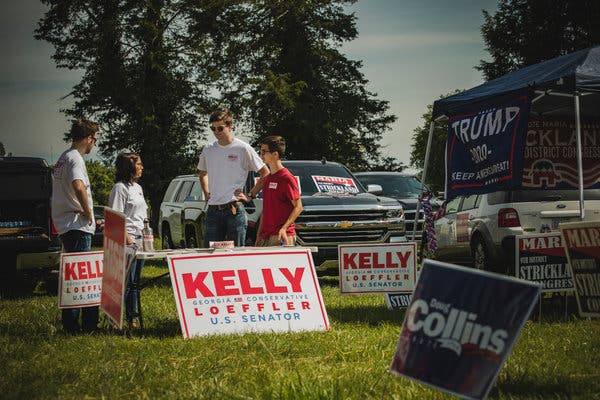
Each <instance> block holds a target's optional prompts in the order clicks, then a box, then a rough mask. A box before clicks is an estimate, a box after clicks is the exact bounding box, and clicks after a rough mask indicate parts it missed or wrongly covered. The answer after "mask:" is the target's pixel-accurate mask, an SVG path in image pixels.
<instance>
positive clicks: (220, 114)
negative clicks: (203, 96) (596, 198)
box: [208, 108, 233, 126]
mask: <svg viewBox="0 0 600 400" xmlns="http://www.w3.org/2000/svg"><path fill="white" fill-rule="evenodd" d="M217 121H224V122H225V125H228V126H229V125H231V124H233V113H232V112H231V111H230V110H229V109H228V108H222V109H220V110H216V111H213V113H212V114H210V117H209V118H208V123H209V124H210V123H212V122H217Z"/></svg>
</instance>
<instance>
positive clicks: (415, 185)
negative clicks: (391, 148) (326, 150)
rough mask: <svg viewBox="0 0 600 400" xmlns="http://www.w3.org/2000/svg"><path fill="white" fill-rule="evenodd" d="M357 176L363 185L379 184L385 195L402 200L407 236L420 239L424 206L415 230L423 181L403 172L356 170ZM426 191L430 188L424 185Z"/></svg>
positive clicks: (435, 203)
mask: <svg viewBox="0 0 600 400" xmlns="http://www.w3.org/2000/svg"><path fill="white" fill-rule="evenodd" d="M354 176H356V177H357V178H358V179H359V180H360V182H361V183H362V184H363V185H379V186H381V187H382V188H383V192H382V193H381V194H382V195H383V196H387V197H391V198H394V199H396V200H398V201H399V202H400V204H401V205H402V208H403V209H404V221H405V226H406V237H407V238H408V240H415V241H420V240H421V235H422V234H423V223H424V214H423V208H422V207H420V208H419V219H418V221H417V230H416V232H415V230H414V229H415V213H416V210H417V204H418V202H419V196H420V194H421V181H420V180H419V179H418V178H417V177H416V176H414V175H410V174H403V173H401V172H382V171H376V172H355V173H354ZM423 190H424V191H429V189H428V188H427V187H426V186H424V185H423ZM431 203H432V204H431V205H432V208H433V210H434V211H436V210H437V209H438V208H439V206H440V204H439V201H438V200H437V199H433V200H432V201H431Z"/></svg>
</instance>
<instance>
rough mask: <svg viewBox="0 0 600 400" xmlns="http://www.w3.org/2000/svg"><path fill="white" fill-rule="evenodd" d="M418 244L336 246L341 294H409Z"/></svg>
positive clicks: (411, 288)
mask: <svg viewBox="0 0 600 400" xmlns="http://www.w3.org/2000/svg"><path fill="white" fill-rule="evenodd" d="M416 251H417V245H416V244H415V243H394V244H380V245H372V244H370V245H339V246H338V260H339V269H340V293H391V292H394V293H412V291H413V290H414V288H415V282H416V276H417V258H416V257H415V254H416Z"/></svg>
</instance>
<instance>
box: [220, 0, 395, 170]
mask: <svg viewBox="0 0 600 400" xmlns="http://www.w3.org/2000/svg"><path fill="white" fill-rule="evenodd" d="M352 2H353V1H339V0H322V1H318V2H315V1H312V0H287V1H281V0H258V1H248V2H241V3H239V4H238V5H236V6H233V7H229V8H228V9H227V10H224V14H223V16H222V18H221V21H223V22H224V25H222V26H221V29H225V30H229V31H230V32H233V31H236V30H238V31H239V30H240V28H241V31H243V32H246V33H245V34H243V35H229V37H228V39H229V41H228V43H227V45H224V46H221V48H222V49H223V51H222V53H221V55H222V57H224V59H225V60H228V61H227V62H226V63H225V64H226V65H227V66H229V67H230V68H231V69H230V70H229V71H228V72H229V76H231V77H233V78H232V81H230V82H229V84H230V87H231V89H232V90H228V89H229V88H226V90H225V91H224V94H225V96H224V100H225V101H226V102H227V103H229V104H234V106H235V108H236V109H238V110H240V111H242V114H243V115H244V116H245V117H246V120H247V121H248V122H249V126H250V129H251V132H249V133H250V135H251V136H252V137H253V138H254V139H255V140H258V139H259V138H260V137H263V136H265V135H271V134H279V135H282V136H284V137H285V138H286V141H287V151H286V152H287V157H288V158H291V159H320V158H322V157H325V158H326V159H328V160H335V161H340V162H343V163H345V164H347V165H348V166H350V168H354V169H368V168H369V166H370V165H374V164H377V163H379V162H380V158H381V156H380V150H381V148H380V144H379V141H380V139H381V137H382V134H383V133H384V132H385V131H386V130H387V129H389V125H390V124H391V123H392V122H393V121H395V116H393V115H390V114H388V108H389V106H388V102H387V101H382V100H378V99H377V98H376V94H374V93H371V92H369V91H368V90H367V89H366V84H367V83H368V81H367V80H366V79H365V77H364V75H363V74H362V73H361V72H360V68H361V62H360V61H353V60H349V59H348V58H346V57H345V56H344V55H343V54H342V53H340V51H339V47H340V46H341V44H342V43H343V42H345V41H349V40H352V39H355V38H356V37H357V35H358V32H357V30H356V17H355V16H354V15H353V14H347V13H345V12H344V9H343V7H342V5H343V4H344V3H352ZM227 21H229V22H227ZM238 88H241V90H239V89H238ZM240 94H241V96H240Z"/></svg>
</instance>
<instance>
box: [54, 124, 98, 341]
mask: <svg viewBox="0 0 600 400" xmlns="http://www.w3.org/2000/svg"><path fill="white" fill-rule="evenodd" d="M70 136H71V140H72V142H71V148H69V149H68V150H66V151H65V152H64V153H62V154H61V156H60V157H59V159H58V161H57V162H56V165H55V166H54V171H53V173H52V175H53V178H54V179H53V183H52V221H53V222H54V227H55V228H56V230H57V231H58V234H59V235H60V240H61V242H62V245H63V249H64V251H65V252H67V253H76V252H85V251H90V250H91V247H92V236H93V234H94V230H95V224H94V214H93V207H94V203H93V201H92V192H91V190H90V179H89V177H88V174H87V169H86V167H85V162H84V161H83V155H84V154H89V153H90V151H91V150H92V148H94V145H95V144H96V141H97V140H98V124H96V123H95V122H92V121H88V120H85V119H78V120H75V121H73V124H72V125H71V132H70ZM82 310H83V311H82V312H81V314H82V323H81V328H83V331H84V332H93V331H96V330H97V329H98V307H97V306H94V307H83V308H82ZM79 314H80V309H79V308H63V310H62V324H63V328H64V330H65V331H66V332H68V333H77V332H79V331H80V330H81V328H80V325H79Z"/></svg>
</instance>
